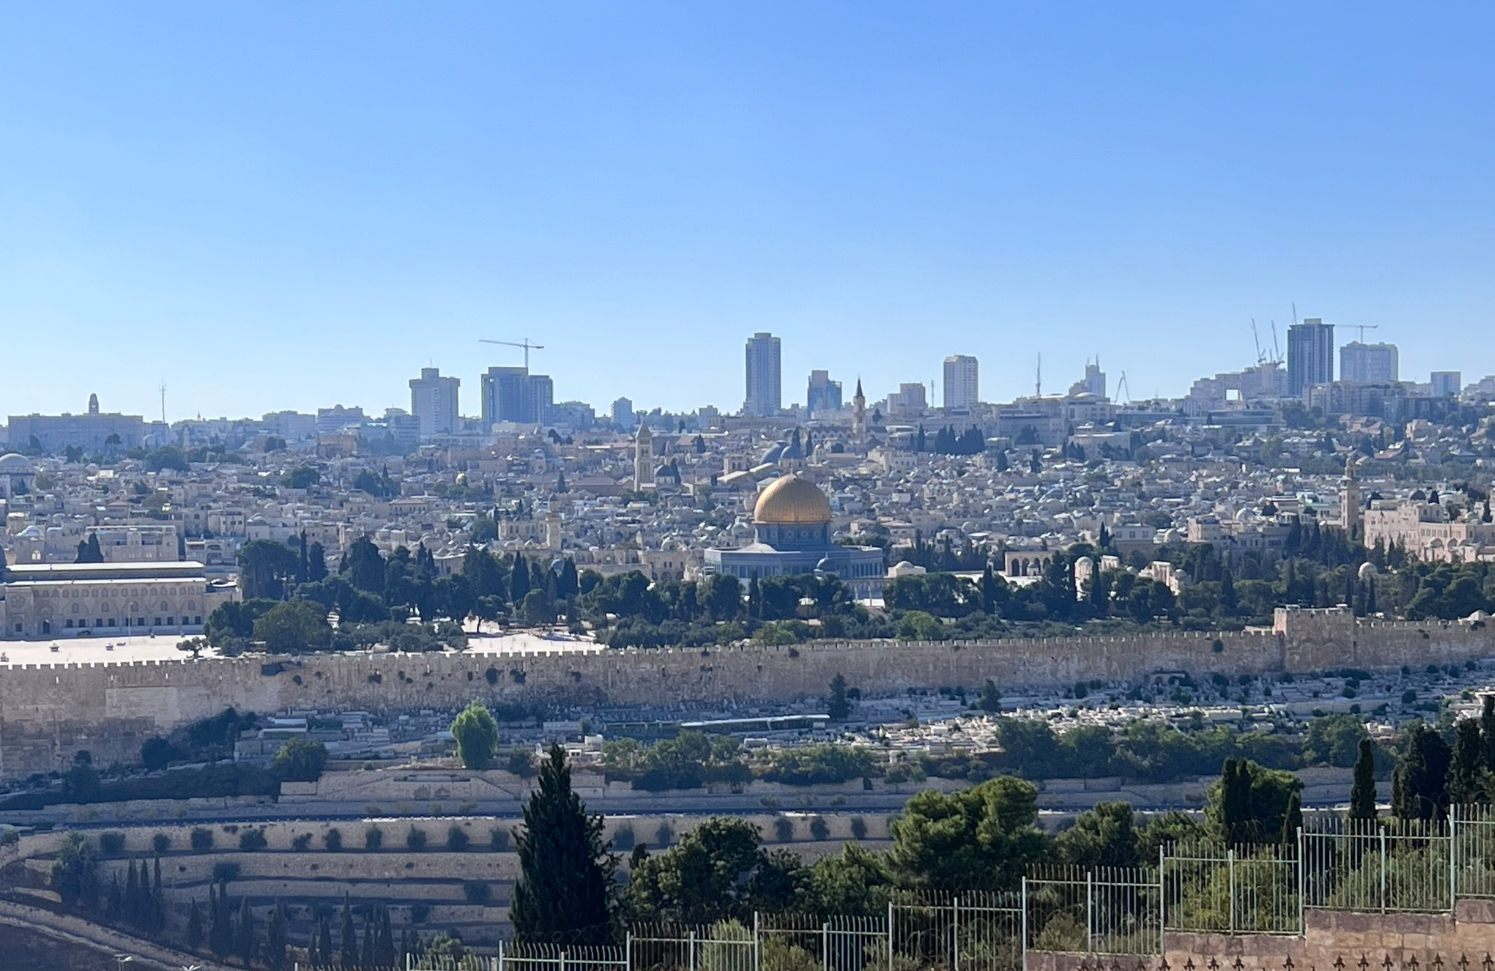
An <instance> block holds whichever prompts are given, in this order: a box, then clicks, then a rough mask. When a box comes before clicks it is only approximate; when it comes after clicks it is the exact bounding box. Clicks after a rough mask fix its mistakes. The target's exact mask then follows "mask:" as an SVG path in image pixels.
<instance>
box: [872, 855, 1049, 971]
mask: <svg viewBox="0 0 1495 971" xmlns="http://www.w3.org/2000/svg"><path fill="white" fill-rule="evenodd" d="M1018 903H1019V904H1020V905H1021V906H1022V908H1023V916H1022V918H1021V920H1020V921H1019V923H1018V933H1019V934H1021V935H1022V944H1021V945H1020V946H1021V950H1020V951H1019V952H1018V953H1020V954H1021V955H1022V964H1021V965H1019V967H1021V969H1022V971H1028V877H1027V876H1026V875H1024V876H1023V886H1022V896H1021V897H1019V898H1018ZM888 971H893V967H892V965H891V964H890V965H888Z"/></svg>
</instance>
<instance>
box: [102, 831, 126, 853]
mask: <svg viewBox="0 0 1495 971" xmlns="http://www.w3.org/2000/svg"><path fill="white" fill-rule="evenodd" d="M124 851H125V834H124V833H121V832H119V831H118V830H110V831H109V832H107V833H100V834H99V852H100V853H102V854H104V855H105V856H118V855H119V854H121V853H123V852H124Z"/></svg>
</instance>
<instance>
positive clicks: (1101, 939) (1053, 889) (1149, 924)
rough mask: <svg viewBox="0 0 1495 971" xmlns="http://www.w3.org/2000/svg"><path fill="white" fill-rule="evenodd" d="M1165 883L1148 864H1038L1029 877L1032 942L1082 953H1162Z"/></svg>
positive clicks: (1026, 894)
mask: <svg viewBox="0 0 1495 971" xmlns="http://www.w3.org/2000/svg"><path fill="white" fill-rule="evenodd" d="M1162 890H1163V888H1162V885H1161V884H1160V882H1159V880H1158V874H1157V871H1155V870H1152V869H1150V868H1146V867H1096V868H1085V867H1038V868H1035V869H1034V870H1033V871H1032V872H1030V873H1029V875H1028V877H1027V878H1026V879H1025V880H1024V881H1023V907H1024V914H1025V915H1026V918H1027V921H1026V928H1027V930H1026V934H1027V946H1028V947H1029V948H1030V949H1031V950H1035V951H1067V952H1071V953H1079V954H1159V953H1161V952H1162V947H1163V937H1162V929H1163V910H1162V906H1163V892H1162Z"/></svg>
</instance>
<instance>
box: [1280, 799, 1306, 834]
mask: <svg viewBox="0 0 1495 971" xmlns="http://www.w3.org/2000/svg"><path fill="white" fill-rule="evenodd" d="M1302 828H1303V797H1302V796H1301V795H1300V794H1298V793H1297V792H1294V793H1293V794H1292V795H1291V796H1289V797H1288V800H1287V812H1285V813H1283V814H1282V835H1281V836H1280V837H1279V838H1278V840H1277V842H1279V843H1281V844H1282V845H1283V846H1291V847H1294V848H1296V847H1297V845H1298V830H1300V829H1302Z"/></svg>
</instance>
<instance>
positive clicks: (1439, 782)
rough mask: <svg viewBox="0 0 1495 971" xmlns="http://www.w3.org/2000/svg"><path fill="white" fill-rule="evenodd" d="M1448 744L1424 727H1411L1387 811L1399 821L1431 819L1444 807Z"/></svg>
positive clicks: (1448, 754)
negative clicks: (1405, 754) (1389, 807)
mask: <svg viewBox="0 0 1495 971" xmlns="http://www.w3.org/2000/svg"><path fill="white" fill-rule="evenodd" d="M1451 761H1452V757H1451V753H1450V752H1449V749H1448V743H1447V742H1445V741H1443V738H1442V736H1440V735H1439V734H1438V733H1437V732H1435V731H1433V730H1432V729H1431V728H1429V727H1428V726H1426V725H1424V724H1417V725H1415V726H1413V728H1412V733H1411V738H1410V740H1409V742H1408V745H1407V756H1406V758H1404V759H1403V760H1402V764H1401V765H1399V766H1398V767H1397V772H1396V779H1395V784H1394V785H1393V787H1392V805H1391V812H1392V813H1393V814H1394V815H1396V816H1399V817H1400V818H1402V819H1435V818H1437V817H1439V816H1441V815H1443V811H1444V810H1445V809H1447V807H1448V766H1449V763H1450V762H1451Z"/></svg>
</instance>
